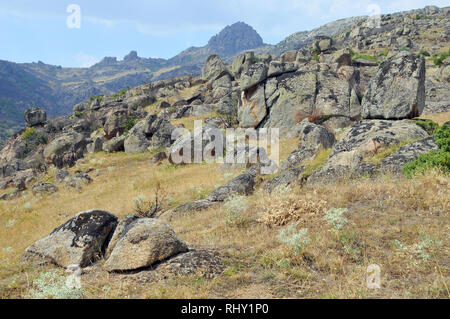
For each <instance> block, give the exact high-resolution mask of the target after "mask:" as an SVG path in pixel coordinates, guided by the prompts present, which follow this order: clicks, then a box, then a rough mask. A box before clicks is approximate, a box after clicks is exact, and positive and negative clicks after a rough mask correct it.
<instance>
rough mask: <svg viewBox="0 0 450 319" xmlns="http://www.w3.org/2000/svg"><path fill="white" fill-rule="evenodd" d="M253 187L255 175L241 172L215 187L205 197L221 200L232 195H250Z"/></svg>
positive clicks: (212, 200)
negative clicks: (222, 184)
mask: <svg viewBox="0 0 450 319" xmlns="http://www.w3.org/2000/svg"><path fill="white" fill-rule="evenodd" d="M254 187H255V176H254V175H252V174H248V173H246V174H242V175H239V176H237V177H235V178H233V179H232V180H231V181H229V182H228V183H227V184H225V185H224V186H220V187H218V188H216V189H215V190H214V191H213V192H212V193H211V194H210V195H209V196H208V197H207V198H206V199H207V200H209V201H211V202H223V201H225V200H226V199H227V198H229V197H230V196H232V195H235V194H237V195H250V194H251V193H252V192H253V189H254Z"/></svg>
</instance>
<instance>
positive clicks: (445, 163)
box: [403, 150, 450, 177]
mask: <svg viewBox="0 0 450 319" xmlns="http://www.w3.org/2000/svg"><path fill="white" fill-rule="evenodd" d="M433 167H436V168H440V169H442V170H443V171H444V172H449V171H450V153H449V152H444V151H443V150H437V151H431V152H430V153H427V154H422V155H420V156H419V157H418V158H417V159H416V160H415V161H413V162H410V163H407V164H405V166H403V173H404V174H405V175H406V176H408V177H412V176H414V175H416V174H418V173H425V172H426V171H427V170H429V169H430V168H433Z"/></svg>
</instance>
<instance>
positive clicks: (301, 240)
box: [278, 224, 311, 256]
mask: <svg viewBox="0 0 450 319" xmlns="http://www.w3.org/2000/svg"><path fill="white" fill-rule="evenodd" d="M278 239H279V241H280V242H281V243H283V244H286V245H288V246H290V247H292V249H293V251H294V252H293V253H294V256H297V255H298V254H299V253H300V252H301V251H302V250H303V249H304V248H305V247H306V246H307V245H308V244H309V242H310V241H311V240H310V239H309V237H308V228H302V229H300V230H299V231H297V228H296V225H295V224H289V225H288V226H286V227H285V228H283V229H281V230H280V232H279V234H278Z"/></svg>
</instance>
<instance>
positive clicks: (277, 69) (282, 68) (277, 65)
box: [267, 61, 297, 77]
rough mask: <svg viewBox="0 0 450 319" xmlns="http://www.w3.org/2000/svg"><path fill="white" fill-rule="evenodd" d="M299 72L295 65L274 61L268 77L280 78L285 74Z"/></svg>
mask: <svg viewBox="0 0 450 319" xmlns="http://www.w3.org/2000/svg"><path fill="white" fill-rule="evenodd" d="M294 71H297V66H296V65H295V63H284V62H278V61H272V62H270V64H269V70H268V72H267V76H268V77H272V76H278V75H281V74H283V73H288V72H294Z"/></svg>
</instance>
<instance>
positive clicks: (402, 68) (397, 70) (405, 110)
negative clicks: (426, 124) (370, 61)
mask: <svg viewBox="0 0 450 319" xmlns="http://www.w3.org/2000/svg"><path fill="white" fill-rule="evenodd" d="M424 107H425V59H424V58H423V56H419V55H415V54H412V53H409V52H406V51H403V52H400V53H398V54H397V55H395V56H393V57H391V58H388V59H387V60H385V61H383V62H382V63H381V64H380V66H379V67H378V69H377V71H376V73H375V75H374V76H373V77H372V79H371V80H370V82H369V87H368V89H367V92H366V94H365V95H364V99H363V102H362V117H363V118H366V119H396V120H398V119H406V118H413V117H416V116H419V115H420V114H422V112H423V109H424Z"/></svg>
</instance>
